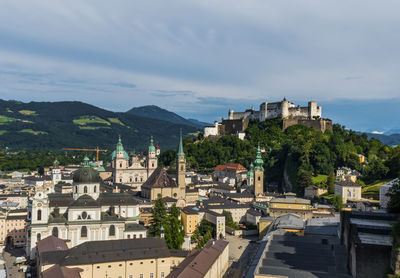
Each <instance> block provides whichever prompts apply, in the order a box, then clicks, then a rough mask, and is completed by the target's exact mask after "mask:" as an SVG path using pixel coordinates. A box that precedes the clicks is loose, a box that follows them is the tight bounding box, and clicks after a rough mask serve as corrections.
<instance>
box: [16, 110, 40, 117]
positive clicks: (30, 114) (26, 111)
mask: <svg viewBox="0 0 400 278" xmlns="http://www.w3.org/2000/svg"><path fill="white" fill-rule="evenodd" d="M18 112H19V113H20V114H22V115H28V116H37V114H36V111H33V110H19V111H18Z"/></svg>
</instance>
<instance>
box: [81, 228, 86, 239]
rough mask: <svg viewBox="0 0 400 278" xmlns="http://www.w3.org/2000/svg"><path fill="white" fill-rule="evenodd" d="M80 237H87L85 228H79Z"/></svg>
mask: <svg viewBox="0 0 400 278" xmlns="http://www.w3.org/2000/svg"><path fill="white" fill-rule="evenodd" d="M81 237H87V228H86V226H82V228H81Z"/></svg>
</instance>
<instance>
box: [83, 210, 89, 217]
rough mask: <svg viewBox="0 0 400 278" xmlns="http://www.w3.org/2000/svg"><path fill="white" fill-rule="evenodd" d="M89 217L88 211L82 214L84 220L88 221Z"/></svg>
mask: <svg viewBox="0 0 400 278" xmlns="http://www.w3.org/2000/svg"><path fill="white" fill-rule="evenodd" d="M87 217H88V214H87V212H86V211H84V212H82V219H86V218H87Z"/></svg>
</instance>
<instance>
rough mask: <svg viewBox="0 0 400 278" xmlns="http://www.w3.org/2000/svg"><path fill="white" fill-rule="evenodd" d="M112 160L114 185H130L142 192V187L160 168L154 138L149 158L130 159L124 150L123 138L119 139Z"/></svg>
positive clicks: (151, 140) (151, 142)
mask: <svg viewBox="0 0 400 278" xmlns="http://www.w3.org/2000/svg"><path fill="white" fill-rule="evenodd" d="M111 159H112V162H111V165H112V171H113V181H114V183H122V184H126V185H130V186H132V187H135V188H136V189H137V191H140V190H141V185H142V184H143V183H144V182H146V180H147V179H148V178H149V177H150V176H151V174H152V173H153V172H154V170H155V169H157V167H158V159H157V155H156V148H155V146H154V142H153V138H151V139H150V145H149V149H148V153H147V157H141V156H139V155H133V156H131V157H129V155H128V153H127V152H126V151H125V150H124V147H123V145H122V141H121V138H119V139H118V143H117V146H116V148H115V151H114V152H113V153H112V155H111Z"/></svg>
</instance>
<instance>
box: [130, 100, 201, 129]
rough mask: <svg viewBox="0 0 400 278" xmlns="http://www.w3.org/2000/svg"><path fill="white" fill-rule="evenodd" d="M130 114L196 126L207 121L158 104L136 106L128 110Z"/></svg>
mask: <svg viewBox="0 0 400 278" xmlns="http://www.w3.org/2000/svg"><path fill="white" fill-rule="evenodd" d="M126 113H127V114H130V115H136V116H140V117H146V118H152V119H156V120H163V121H167V122H171V123H174V124H181V125H188V126H194V127H196V128H199V127H203V126H205V123H203V122H200V121H196V120H193V119H188V120H187V119H185V118H183V117H181V116H179V115H178V114H175V113H173V112H170V111H168V110H165V109H162V108H160V107H158V106H156V105H147V106H141V107H134V108H132V109H131V110H129V111H127V112H126Z"/></svg>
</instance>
